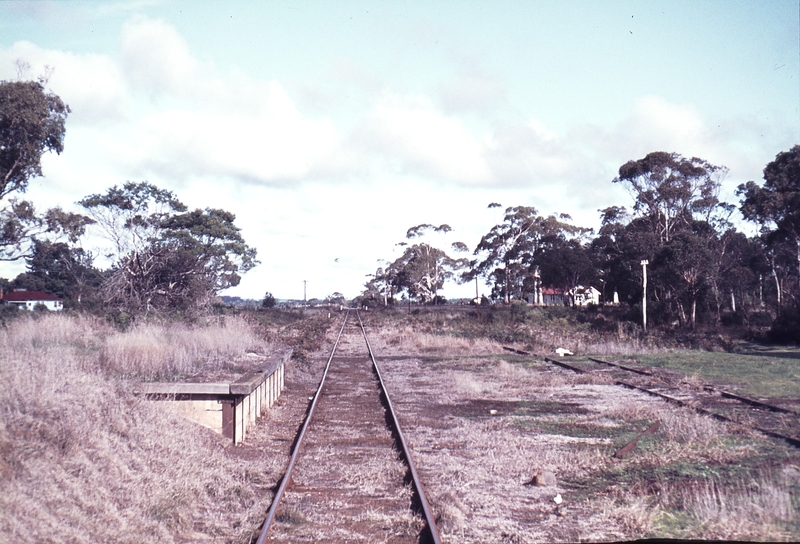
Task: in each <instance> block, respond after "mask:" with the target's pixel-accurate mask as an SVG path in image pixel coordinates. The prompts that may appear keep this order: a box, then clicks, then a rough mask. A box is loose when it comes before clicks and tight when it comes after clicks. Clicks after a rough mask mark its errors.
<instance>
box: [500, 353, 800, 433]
mask: <svg viewBox="0 0 800 544" xmlns="http://www.w3.org/2000/svg"><path fill="white" fill-rule="evenodd" d="M506 349H509V348H506ZM510 351H514V352H516V353H519V354H521V355H530V354H529V353H527V352H523V351H521V350H514V349H510ZM544 360H545V361H546V362H548V363H551V364H554V365H557V366H559V367H562V368H566V369H568V370H572V371H573V372H578V373H603V374H605V375H607V377H608V378H609V379H610V380H611V381H612V382H613V383H615V384H616V385H620V386H623V387H627V388H629V389H636V390H638V391H642V392H644V393H647V394H649V395H652V396H655V397H659V398H661V399H663V400H666V401H668V402H671V403H674V404H678V405H681V406H686V407H688V408H691V409H693V410H695V411H697V412H700V413H703V414H705V415H708V416H710V417H713V418H715V419H718V420H721V421H727V422H730V423H735V424H738V425H742V426H744V427H747V428H750V429H752V430H755V431H758V432H760V433H762V434H765V435H767V436H770V437H772V438H777V439H779V440H783V441H785V442H787V443H789V444H791V445H792V446H795V447H798V448H800V413H797V412H795V411H793V410H790V409H787V408H785V407H782V406H776V405H774V404H770V403H768V402H765V401H762V400H759V399H752V398H749V397H745V396H743V395H739V394H736V393H732V392H730V391H726V390H724V389H721V388H718V387H714V386H709V385H702V384H688V383H686V382H685V381H683V380H682V379H681V378H682V377H681V376H680V375H678V374H677V373H673V372H669V371H665V370H664V369H659V368H652V367H631V366H627V365H623V364H620V363H616V362H610V361H605V360H602V359H597V358H593V357H588V358H587V360H586V361H570V362H569V363H568V362H565V361H563V360H556V359H551V358H549V357H545V358H544Z"/></svg>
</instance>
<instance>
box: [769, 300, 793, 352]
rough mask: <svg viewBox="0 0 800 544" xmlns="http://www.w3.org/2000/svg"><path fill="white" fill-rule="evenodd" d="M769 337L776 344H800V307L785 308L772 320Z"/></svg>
mask: <svg viewBox="0 0 800 544" xmlns="http://www.w3.org/2000/svg"><path fill="white" fill-rule="evenodd" d="M767 338H768V339H769V341H770V342H775V343H776V344H800V308H798V307H795V308H792V309H786V310H784V311H783V312H782V313H781V315H779V316H778V317H777V319H775V321H773V322H772V327H770V329H769V333H767Z"/></svg>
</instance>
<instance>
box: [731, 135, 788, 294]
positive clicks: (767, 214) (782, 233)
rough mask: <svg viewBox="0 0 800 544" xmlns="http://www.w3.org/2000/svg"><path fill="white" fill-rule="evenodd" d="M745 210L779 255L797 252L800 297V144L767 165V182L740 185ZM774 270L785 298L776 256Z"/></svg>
mask: <svg viewBox="0 0 800 544" xmlns="http://www.w3.org/2000/svg"><path fill="white" fill-rule="evenodd" d="M737 195H738V196H740V197H741V199H742V200H741V211H742V215H744V217H745V219H748V220H750V221H755V222H757V223H758V224H759V225H761V229H762V233H763V235H764V238H765V241H766V243H767V245H768V246H769V247H770V249H771V251H772V253H773V254H775V258H776V259H779V258H780V257H779V256H778V254H780V253H785V254H787V255H789V254H791V255H793V260H794V262H795V267H794V269H795V271H794V274H793V275H794V276H795V286H796V288H795V289H794V296H795V297H800V145H796V146H794V147H792V149H790V150H789V151H782V152H780V153H778V155H777V156H776V157H775V160H774V161H772V162H770V163H769V164H767V166H766V167H765V168H764V185H763V186H759V185H757V184H756V183H755V182H753V181H749V182H747V183H746V184H743V185H739V188H738V190H737ZM772 269H773V274H774V276H775V281H776V283H777V288H778V298H779V299H780V298H781V282H780V280H779V277H778V273H777V268H776V264H775V259H773V263H772Z"/></svg>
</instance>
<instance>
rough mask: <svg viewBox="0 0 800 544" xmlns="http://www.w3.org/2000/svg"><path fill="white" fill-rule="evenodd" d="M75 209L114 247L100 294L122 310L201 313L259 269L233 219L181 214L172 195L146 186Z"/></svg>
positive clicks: (218, 213) (210, 212)
mask: <svg viewBox="0 0 800 544" xmlns="http://www.w3.org/2000/svg"><path fill="white" fill-rule="evenodd" d="M80 204H81V205H82V206H83V207H84V208H85V209H86V210H87V212H88V214H89V215H90V216H91V217H92V218H93V219H94V220H95V221H96V222H97V225H98V226H99V227H100V229H101V230H102V232H103V233H104V234H105V236H106V237H107V238H108V239H109V240H111V241H112V242H113V244H114V248H113V249H112V251H111V253H110V254H109V256H110V257H112V258H113V259H114V265H113V267H112V270H111V272H110V274H109V276H108V278H107V280H106V281H105V282H104V284H103V291H104V294H105V298H106V300H107V302H109V303H111V304H115V305H117V306H120V307H123V308H125V309H126V311H129V312H135V313H144V314H147V313H149V312H151V311H156V312H165V311H181V312H192V311H196V310H198V309H202V308H205V307H207V306H208V305H209V304H210V302H211V300H212V299H213V297H214V296H215V295H216V293H217V292H218V291H220V290H222V289H225V288H227V287H232V286H235V285H238V283H239V281H240V276H239V274H240V273H241V272H246V271H248V270H250V269H251V268H252V267H253V266H255V265H256V264H257V261H256V259H255V255H256V252H255V249H253V248H251V247H249V246H247V244H246V243H245V241H244V239H243V238H242V236H241V234H240V233H239V228H238V227H236V226H235V225H234V223H233V222H234V219H235V216H234V215H233V214H232V213H230V212H226V211H224V210H218V209H212V208H208V209H206V210H193V211H186V206H184V205H183V203H181V202H180V201H179V200H178V199H177V198H176V197H175V195H174V194H173V193H172V192H170V191H166V190H163V189H159V188H158V187H156V186H154V185H151V184H149V183H147V182H142V183H132V182H128V183H126V184H125V185H124V186H123V187H122V188H119V187H116V186H115V187H112V188H111V189H109V190H108V191H107V192H106V193H105V194H96V195H91V196H88V197H86V198H84V199H83V200H82V201H81V202H80Z"/></svg>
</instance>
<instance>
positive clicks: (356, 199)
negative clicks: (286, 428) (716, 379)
mask: <svg viewBox="0 0 800 544" xmlns="http://www.w3.org/2000/svg"><path fill="white" fill-rule="evenodd" d="M799 21H800V6H799V5H798V0H792V1H784V0H770V1H769V2H753V1H736V0H717V1H697V0H694V1H686V2H682V1H675V0H670V1H663V2H660V1H628V2H625V1H619V2H613V1H609V2H595V1H585V2H577V1H573V2H568V1H567V2H557V1H548V2H544V1H533V0H531V1H506V2H503V1H492V2H489V1H485V2H475V1H467V0H460V1H458V2H455V1H453V2H448V1H432V2H431V1H428V2H422V1H402V0H396V1H392V2H376V1H351V2H341V1H336V2H329V1H318V2H314V1H308V2H278V1H263V2H255V1H252V2H237V1H226V2H210V1H191V2H188V1H187V2H181V1H168V0H164V1H158V0H153V1H148V0H131V1H124V0H123V1H119V2H113V1H109V2H88V1H86V2H84V1H79V0H72V1H59V2H49V1H45V0H37V1H15V0H0V80H15V79H17V78H19V77H22V78H23V79H34V78H37V77H39V76H42V75H44V74H46V73H48V74H49V75H50V76H49V83H48V87H49V89H51V90H52V91H53V92H55V93H56V94H58V95H59V96H61V98H62V99H63V100H64V101H65V102H66V103H67V104H68V105H69V106H70V108H71V110H72V112H71V114H70V115H69V118H68V120H67V134H66V138H65V148H64V152H63V153H62V154H60V155H56V154H49V155H46V156H45V157H44V159H43V162H42V164H43V171H44V176H43V177H40V178H36V179H35V180H33V181H32V182H31V184H30V187H29V189H28V192H27V195H26V198H29V199H30V200H32V201H33V202H34V203H35V204H37V206H38V207H40V208H41V209H44V208H46V207H50V206H56V205H60V206H62V207H65V208H67V209H71V210H73V211H80V209H79V207H77V206H76V205H75V203H76V202H77V201H78V200H80V199H81V198H83V197H84V196H87V195H90V194H96V193H102V192H105V191H106V190H107V189H108V188H110V187H112V186H114V185H121V184H123V183H124V182H126V181H145V180H146V181H149V182H150V183H153V184H155V185H157V186H159V187H161V188H165V189H169V190H171V191H173V192H174V193H175V194H176V195H177V196H178V197H179V198H180V199H181V200H182V201H183V202H185V203H186V204H187V205H188V206H190V207H191V208H222V209H225V210H228V211H231V212H233V213H235V214H236V224H237V225H238V226H239V227H240V228H241V230H242V235H243V236H244V238H245V240H246V241H247V242H248V244H250V245H251V246H253V247H255V248H256V249H257V250H258V256H259V260H260V262H261V264H260V265H259V266H257V267H256V268H254V269H253V270H251V271H250V272H248V273H247V274H245V275H244V276H243V278H242V281H241V283H240V284H239V285H238V286H236V287H234V288H231V289H229V290H227V291H225V292H224V293H222V294H226V295H231V296H241V297H243V298H255V299H261V298H263V296H264V294H265V292H267V291H269V292H271V293H273V294H274V296H276V297H277V298H279V299H285V298H294V299H302V298H303V296H304V287H305V288H306V291H305V294H306V296H307V297H308V298H314V297H316V298H320V299H322V298H325V297H326V296H329V295H331V294H333V293H334V292H340V293H343V294H344V295H345V296H347V297H348V298H352V297H354V296H356V295H358V294H360V293H361V291H362V290H363V286H364V283H365V282H366V281H367V280H369V277H368V276H367V275H368V274H371V273H374V272H375V270H376V268H378V267H379V266H383V265H384V264H385V262H386V261H392V260H394V259H396V258H397V257H399V256H400V254H401V249H402V248H400V247H399V246H397V245H396V244H397V243H398V242H402V241H404V240H405V234H406V231H407V230H408V228H410V227H412V226H415V225H418V224H421V223H430V224H435V225H440V224H445V223H446V224H448V225H450V226H451V227H452V229H453V230H452V232H450V233H448V234H447V235H446V236H444V235H440V236H439V237H438V238H431V239H430V242H431V243H435V244H439V245H441V246H444V245H448V246H449V244H450V243H452V242H455V241H461V242H464V243H465V244H467V246H469V247H470V248H471V249H474V248H475V246H476V245H477V244H478V242H479V241H480V238H481V236H482V235H484V234H485V233H487V232H488V231H489V230H490V229H491V227H492V226H493V225H495V224H497V223H498V222H500V221H501V220H502V209H503V208H505V207H509V206H533V207H535V208H536V209H537V210H539V212H540V213H542V214H551V213H567V214H570V215H571V216H572V218H573V222H574V223H575V224H576V225H579V226H584V227H592V228H595V229H596V228H598V227H599V217H600V216H599V213H598V210H599V209H602V208H605V207H608V206H612V205H626V206H630V205H631V203H632V201H631V197H630V195H628V193H627V192H626V191H625V190H624V188H623V187H621V186H620V185H619V184H614V183H613V182H612V180H613V179H614V177H615V176H616V174H617V172H618V170H619V167H620V166H621V165H623V164H624V163H625V162H627V161H629V160H637V159H640V158H643V157H644V156H645V155H646V154H647V153H650V152H652V151H668V152H676V153H680V154H682V155H683V156H685V157H693V156H697V157H700V158H702V159H705V160H707V161H709V162H711V163H712V164H717V165H724V166H726V167H727V168H728V169H729V174H728V176H727V178H726V179H725V180H724V181H723V186H722V193H721V196H722V198H723V199H725V200H727V201H729V202H732V203H737V202H738V199H737V197H736V196H735V189H736V187H737V186H738V185H739V184H740V183H745V182H747V181H750V180H753V181H761V180H762V171H763V168H764V166H765V165H766V164H767V163H768V162H770V161H771V160H773V159H774V158H775V156H776V155H777V154H778V153H779V152H781V151H785V150H788V149H790V148H791V147H792V146H793V145H795V144H798V143H800V32H799V30H798V22H799ZM19 61H21V62H22V64H20V62H19ZM20 66H28V67H29V68H27V69H24V68H22V69H21V68H20ZM493 202H496V203H500V204H501V205H502V208H488V205H489V204H490V203H493ZM743 228H747V226H746V225H745V226H743ZM84 245H85V248H86V249H88V250H92V251H94V252H96V253H98V254H102V253H103V247H102V242H101V241H100V240H99V239H98V238H96V237H89V238H87V239H86V240H85V241H84ZM22 269H24V263H16V264H4V265H2V266H0V275H5V276H6V277H13V276H15V275H16V274H17V273H18V272H20V271H22ZM304 280H305V282H304ZM480 289H481V292H482V293H484V292H488V291H489V289H488V288H486V287H485V286H482V285H481V286H480ZM474 293H475V287H474V284H473V285H457V284H455V283H450V284H448V285H447V286H446V288H445V291H444V294H445V295H446V296H448V297H460V296H472V295H474Z"/></svg>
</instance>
